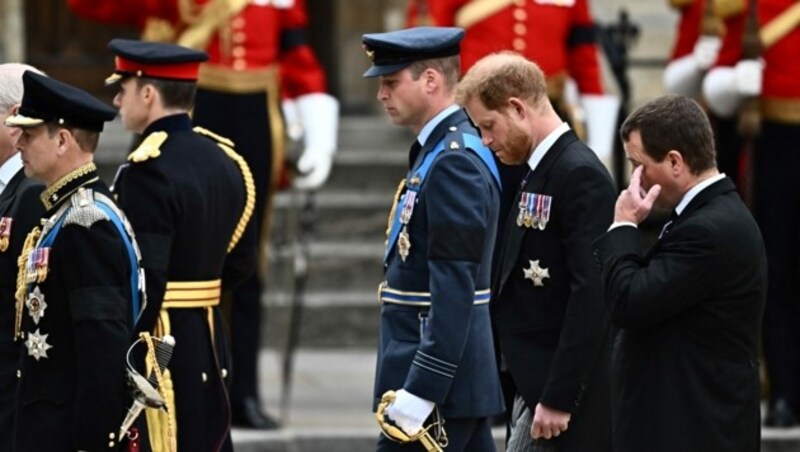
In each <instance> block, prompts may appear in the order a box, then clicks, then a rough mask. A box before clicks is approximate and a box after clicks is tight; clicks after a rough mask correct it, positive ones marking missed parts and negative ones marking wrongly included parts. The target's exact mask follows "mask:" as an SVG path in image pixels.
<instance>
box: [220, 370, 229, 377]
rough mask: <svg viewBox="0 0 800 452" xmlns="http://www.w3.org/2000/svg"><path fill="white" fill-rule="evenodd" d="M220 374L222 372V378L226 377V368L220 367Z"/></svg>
mask: <svg viewBox="0 0 800 452" xmlns="http://www.w3.org/2000/svg"><path fill="white" fill-rule="evenodd" d="M220 374H222V378H227V377H228V369H222V370H221V371H220Z"/></svg>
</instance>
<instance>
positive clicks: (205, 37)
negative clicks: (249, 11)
mask: <svg viewBox="0 0 800 452" xmlns="http://www.w3.org/2000/svg"><path fill="white" fill-rule="evenodd" d="M249 3H250V1H249V0H211V1H209V2H208V3H206V4H205V5H204V6H203V9H202V11H200V12H199V13H196V12H195V11H196V7H197V5H195V4H194V1H193V0H181V1H180V2H179V5H178V6H179V11H180V15H181V19H182V20H183V21H184V22H185V23H186V24H187V25H188V27H187V28H186V30H184V31H183V33H181V34H180V36H178V40H177V42H176V44H179V45H182V46H184V47H191V48H193V49H198V50H200V49H204V48H205V47H206V46H207V45H208V42H209V41H210V40H211V36H212V35H213V34H214V32H215V31H217V29H219V28H220V27H221V26H222V25H223V24H224V23H225V22H226V21H227V20H228V19H230V18H231V17H233V16H235V15H236V14H238V13H239V12H240V11H241V10H243V9H244V8H245V7H246V6H247V5H248V4H249Z"/></svg>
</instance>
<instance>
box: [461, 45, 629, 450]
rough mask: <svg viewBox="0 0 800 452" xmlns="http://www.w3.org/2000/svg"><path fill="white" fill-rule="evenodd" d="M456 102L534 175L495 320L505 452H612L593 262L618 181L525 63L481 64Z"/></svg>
mask: <svg viewBox="0 0 800 452" xmlns="http://www.w3.org/2000/svg"><path fill="white" fill-rule="evenodd" d="M457 100H458V102H459V103H460V104H461V105H464V107H465V108H466V110H467V112H468V113H469V116H470V118H471V119H472V121H473V122H474V123H475V125H476V126H477V127H478V128H479V129H480V132H481V136H482V137H483V143H484V144H485V145H487V146H489V147H490V148H491V149H492V150H493V151H494V152H495V154H496V155H497V157H498V158H499V159H500V160H501V161H502V162H503V163H506V164H527V166H528V171H527V175H526V176H525V177H524V179H523V180H522V183H521V184H520V186H519V188H518V192H517V194H516V197H515V201H514V204H513V206H514V208H513V209H512V210H511V212H510V213H509V217H508V218H507V219H506V222H505V230H504V231H503V236H502V239H501V240H500V244H499V246H500V250H499V254H498V261H497V262H496V263H495V267H496V269H495V280H494V281H493V282H492V302H491V308H492V320H493V321H494V325H495V327H496V329H497V336H498V337H499V344H500V351H501V352H502V358H503V360H504V362H505V365H506V367H507V368H508V370H509V372H510V373H511V376H512V378H513V380H514V384H515V385H516V388H517V394H516V397H515V400H514V407H513V410H512V413H511V417H510V420H509V423H510V437H509V438H508V444H507V448H506V450H509V451H528V450H537V451H540V450H541V451H556V450H558V451H588V450H591V451H607V450H611V443H610V439H611V426H610V419H609V416H608V412H609V408H610V401H609V388H608V381H609V380H608V356H609V353H610V346H611V340H610V338H611V330H610V328H609V325H608V318H607V314H606V312H605V309H604V305H603V299H602V291H601V284H600V277H599V275H598V274H597V272H596V269H595V267H594V264H593V262H592V258H591V253H590V245H591V241H592V240H593V239H594V238H596V237H598V236H599V235H601V234H602V233H603V232H604V231H605V230H606V229H607V228H608V225H609V224H611V211H612V206H613V205H614V197H615V189H614V185H613V183H612V181H611V177H610V176H609V174H608V172H607V171H606V169H605V168H604V167H603V164H602V163H601V162H600V160H599V159H598V158H597V156H596V154H595V153H594V152H593V151H592V150H591V149H590V148H589V147H587V146H586V145H584V144H583V143H582V142H580V140H579V139H578V137H577V136H576V134H575V133H574V132H573V131H572V130H571V129H570V127H569V126H568V125H567V124H566V123H564V122H563V121H562V120H561V118H560V117H559V116H558V114H556V111H555V109H554V108H553V106H552V104H551V103H550V101H549V100H548V98H547V84H546V82H545V77H544V74H543V72H542V70H541V69H540V68H539V67H538V66H537V65H536V64H535V63H533V62H531V61H528V60H526V59H525V58H524V57H522V56H521V55H518V54H515V53H511V52H507V53H499V54H492V55H489V56H487V57H484V58H482V59H481V60H479V61H478V62H477V63H475V65H474V66H473V67H472V68H471V69H470V70H469V71H468V72H467V74H466V75H465V76H464V79H463V80H462V81H461V83H460V84H459V88H458V95H457Z"/></svg>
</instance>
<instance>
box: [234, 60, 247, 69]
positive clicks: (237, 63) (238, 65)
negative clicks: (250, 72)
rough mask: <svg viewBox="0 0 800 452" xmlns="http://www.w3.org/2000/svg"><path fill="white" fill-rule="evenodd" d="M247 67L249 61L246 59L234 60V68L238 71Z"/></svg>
mask: <svg viewBox="0 0 800 452" xmlns="http://www.w3.org/2000/svg"><path fill="white" fill-rule="evenodd" d="M246 67H247V63H245V61H244V60H234V61H233V68H234V69H236V70H237V71H241V70H244V68H246Z"/></svg>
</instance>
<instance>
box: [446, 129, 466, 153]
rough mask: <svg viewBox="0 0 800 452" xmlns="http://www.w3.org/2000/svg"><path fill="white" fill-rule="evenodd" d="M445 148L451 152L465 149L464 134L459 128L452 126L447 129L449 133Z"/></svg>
mask: <svg viewBox="0 0 800 452" xmlns="http://www.w3.org/2000/svg"><path fill="white" fill-rule="evenodd" d="M444 148H445V150H451V151H456V150H459V149H464V137H463V133H461V132H460V131H459V129H458V126H450V128H449V129H447V133H446V134H445V136H444Z"/></svg>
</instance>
